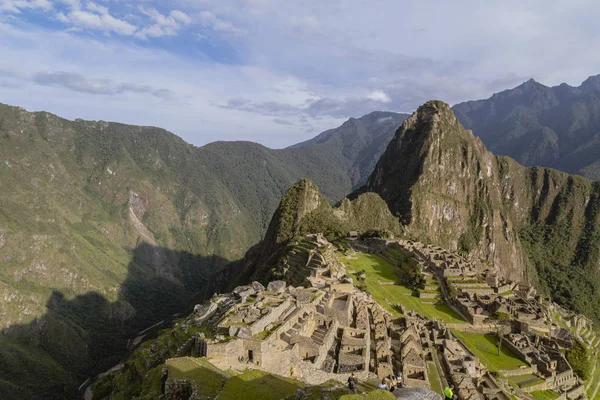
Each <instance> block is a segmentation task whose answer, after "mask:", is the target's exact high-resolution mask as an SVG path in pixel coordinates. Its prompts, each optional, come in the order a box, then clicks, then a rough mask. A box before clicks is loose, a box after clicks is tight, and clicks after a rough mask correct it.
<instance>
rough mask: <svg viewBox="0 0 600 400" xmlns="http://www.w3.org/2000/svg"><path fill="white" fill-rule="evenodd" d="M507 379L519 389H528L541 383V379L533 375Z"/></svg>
mask: <svg viewBox="0 0 600 400" xmlns="http://www.w3.org/2000/svg"><path fill="white" fill-rule="evenodd" d="M508 379H509V380H510V381H512V382H513V383H514V384H515V385H517V386H519V387H529V386H533V385H537V384H538V383H541V382H543V379H541V378H540V377H538V376H537V375H533V374H525V375H517V376H511V377H510V378H508Z"/></svg>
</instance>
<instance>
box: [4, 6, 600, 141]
mask: <svg viewBox="0 0 600 400" xmlns="http://www.w3.org/2000/svg"><path fill="white" fill-rule="evenodd" d="M597 15H600V3H598V2H594V1H593V0H588V1H581V0H570V1H568V2H567V1H558V0H544V1H537V0H527V1H523V0H518V1H517V0H504V1H502V2H488V1H478V0H470V1H463V0H453V1H437V2H436V1H429V2H424V1H419V0H415V1H402V0H170V1H164V0H163V1H157V0H95V1H86V0H0V102H1V103H5V104H10V105H16V106H21V107H24V108H26V109H28V110H31V111H38V110H44V111H49V112H52V113H55V114H58V115H60V116H62V117H65V118H69V119H75V118H83V119H90V120H106V121H118V122H123V123H130V124H137V125H152V126H159V127H162V128H165V129H168V130H170V131H172V132H173V133H175V134H177V135H179V136H181V137H182V138H183V139H184V140H186V141H187V142H190V143H192V144H195V145H197V146H201V145H204V144H206V143H209V142H212V141H216V140H249V141H254V142H259V143H261V144H264V145H266V146H268V147H271V148H281V147H286V146H289V145H292V144H294V143H297V142H300V141H303V140H306V139H309V138H311V137H313V136H316V135H317V134H318V133H319V132H321V131H324V130H326V129H330V128H333V127H336V126H338V125H340V124H341V123H342V122H343V121H345V120H346V119H348V118H350V117H360V116H362V115H364V114H367V113H369V112H371V111H375V110H381V111H396V112H412V111H414V110H415V109H416V108H417V107H418V106H419V105H420V104H422V103H424V102H425V101H427V100H430V99H439V100H443V101H446V102H448V103H450V104H455V103H457V102H461V101H466V100H474V99H480V98H487V97H489V96H491V95H492V94H493V93H495V92H498V91H501V90H504V89H508V88H512V87H515V86H518V85H519V84H520V83H522V82H524V81H526V80H528V79H530V78H533V79H535V80H536V81H538V82H541V83H543V84H545V85H549V86H550V85H557V84H560V83H562V82H566V83H568V84H570V85H572V86H578V85H579V84H580V83H581V82H582V81H583V80H585V78H587V77H588V76H590V75H596V74H600V53H599V52H597V51H596V49H597V47H598V46H597V44H598V43H597V40H598V37H600V26H599V25H598V24H597Z"/></svg>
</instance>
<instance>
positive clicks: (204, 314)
mask: <svg viewBox="0 0 600 400" xmlns="http://www.w3.org/2000/svg"><path fill="white" fill-rule="evenodd" d="M217 308H219V307H218V306H217V304H215V303H213V302H208V303H206V304H196V305H195V306H194V314H195V316H196V321H197V322H198V323H202V322H204V321H206V320H207V319H209V318H210V317H211V316H212V315H213V314H214V313H215V312H216V311H217Z"/></svg>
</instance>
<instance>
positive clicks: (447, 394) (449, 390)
mask: <svg viewBox="0 0 600 400" xmlns="http://www.w3.org/2000/svg"><path fill="white" fill-rule="evenodd" d="M444 396H445V397H446V399H452V398H453V397H454V385H450V386H446V389H444Z"/></svg>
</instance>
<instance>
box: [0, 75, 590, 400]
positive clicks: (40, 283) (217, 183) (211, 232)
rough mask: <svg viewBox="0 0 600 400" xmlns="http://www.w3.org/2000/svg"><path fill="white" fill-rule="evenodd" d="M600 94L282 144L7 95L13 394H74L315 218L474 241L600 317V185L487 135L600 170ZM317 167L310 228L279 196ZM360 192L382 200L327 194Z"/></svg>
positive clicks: (4, 126)
mask: <svg viewBox="0 0 600 400" xmlns="http://www.w3.org/2000/svg"><path fill="white" fill-rule="evenodd" d="M599 93H600V84H599V83H598V78H597V77H592V78H590V79H588V80H587V81H586V82H584V84H582V85H581V86H580V87H579V88H572V87H568V86H566V85H561V86H558V87H555V88H547V87H545V86H543V85H540V84H538V83H536V82H534V81H528V82H526V83H524V84H523V85H521V86H519V87H517V88H515V89H512V90H509V91H505V92H502V93H499V94H496V95H494V96H492V97H491V98H490V99H487V100H480V101H476V102H467V103H462V104H458V105H456V106H455V107H454V108H453V111H454V113H455V114H456V117H454V114H453V113H452V111H451V110H450V109H449V108H448V106H447V105H445V104H443V103H428V104H427V105H426V106H424V107H422V108H421V109H420V110H419V112H417V113H416V114H415V115H413V117H411V120H410V121H409V122H408V123H406V124H404V125H403V127H402V128H401V129H400V130H398V132H397V133H396V130H397V128H398V126H400V124H401V123H402V122H403V121H404V120H405V119H406V118H408V115H404V114H396V113H390V112H374V113H371V114H368V115H366V116H364V117H362V118H358V119H354V118H352V119H350V120H348V121H347V122H346V123H344V124H343V125H342V126H340V127H339V128H336V129H333V130H329V131H326V132H324V133H322V134H321V135H319V136H317V137H316V138H314V139H312V140H309V141H307V142H304V143H300V144H298V145H295V146H292V147H290V148H287V149H281V150H271V149H268V148H266V147H264V146H261V145H258V144H255V143H249V142H217V143H212V144H209V145H206V146H203V147H195V146H192V145H189V144H187V143H185V142H184V141H182V140H181V139H179V138H178V137H176V136H175V135H173V134H171V133H169V132H167V131H164V130H162V129H158V128H152V127H137V126H128V125H122V124H117V123H108V122H103V121H82V120H76V121H68V120H65V119H62V118H59V117H57V116H54V115H51V114H48V113H44V112H39V113H30V112H27V111H25V110H23V109H21V108H18V107H11V106H4V105H2V106H0V160H1V162H0V179H1V181H2V187H3V190H2V191H1V192H0V298H2V299H3V300H4V301H3V302H2V303H0V318H1V322H2V328H3V332H4V333H5V335H0V341H1V342H0V371H2V372H3V373H2V374H0V376H1V377H0V394H2V393H8V392H9V391H10V393H14V389H15V387H19V388H22V389H21V390H23V392H22V393H23V395H24V397H25V398H27V397H29V398H39V397H40V396H41V394H43V395H44V396H46V398H64V397H74V396H75V393H76V390H75V387H76V386H77V383H81V382H82V381H83V380H85V378H87V377H88V376H91V375H93V374H95V373H97V372H101V371H103V370H105V369H106V368H108V367H110V366H112V365H114V364H115V363H116V362H118V360H119V359H120V358H121V357H122V356H123V355H124V354H125V352H126V348H127V341H128V339H129V338H131V337H134V336H135V335H136V334H137V333H138V332H139V331H141V330H143V329H145V328H147V327H148V326H150V325H152V324H154V323H156V322H158V321H161V320H165V319H169V318H171V317H172V316H173V314H175V313H177V312H180V311H182V310H184V309H185V307H187V306H188V305H190V304H193V303H194V302H197V301H200V300H202V299H204V298H206V297H208V296H210V295H212V293H213V292H215V291H219V290H222V289H224V288H225V287H226V286H229V285H231V282H232V280H234V279H235V280H238V279H242V280H243V279H249V278H250V277H255V278H256V277H258V278H262V279H266V278H267V277H269V276H271V275H272V274H273V273H276V272H277V266H278V265H279V264H278V254H280V253H278V250H280V249H281V248H282V247H281V246H284V245H285V243H286V241H287V240H290V238H292V237H293V236H295V235H297V234H300V233H306V232H309V231H314V230H315V229H320V230H327V231H328V232H329V233H330V234H332V235H340V234H342V233H343V231H344V230H346V229H349V228H350V227H353V228H356V229H359V228H360V229H367V228H376V227H380V228H382V229H384V228H385V229H390V230H395V231H397V233H399V234H402V235H408V236H413V237H419V238H420V239H421V240H422V241H430V242H431V243H438V244H443V245H444V246H446V247H448V248H453V249H459V250H462V251H464V252H468V253H471V254H473V255H476V256H478V257H480V258H483V259H486V260H488V261H490V262H496V263H499V264H500V265H502V266H503V267H504V269H503V270H504V271H505V273H506V275H507V276H511V277H525V278H527V279H529V280H530V281H532V282H536V284H537V285H539V286H540V288H541V289H542V290H544V291H545V292H546V293H548V294H549V295H552V296H556V299H557V300H559V302H561V303H563V304H566V305H567V306H570V307H571V308H574V309H577V310H578V311H584V312H586V313H588V314H589V315H590V316H591V317H593V318H595V319H596V318H598V315H596V313H597V311H594V310H593V307H592V306H591V304H593V303H592V302H593V301H595V300H596V299H597V295H598V291H597V287H596V282H595V281H590V280H589V279H587V280H586V277H589V276H590V274H594V276H595V274H597V271H596V268H595V265H596V264H595V263H597V261H598V260H597V257H598V254H599V252H598V249H597V246H596V244H595V243H597V242H598V241H597V240H596V239H597V236H598V227H597V225H598V223H597V222H596V221H597V204H598V203H597V199H598V188H597V185H596V184H592V183H591V182H589V181H586V180H585V179H583V178H580V177H574V176H569V175H567V174H564V173H560V172H558V171H556V170H552V169H545V168H532V169H526V168H524V167H521V166H520V165H518V164H517V163H516V162H515V161H514V160H512V159H509V158H502V157H500V158H495V157H494V156H492V155H491V153H489V152H488V151H487V150H486V149H485V146H488V147H489V148H490V150H492V151H494V152H497V153H498V154H501V155H509V156H511V157H513V158H515V159H516V160H517V161H519V162H522V163H523V164H525V165H543V166H550V167H557V168H560V169H562V170H564V171H567V172H572V173H576V174H583V175H585V176H587V177H589V178H591V179H597V177H596V175H595V173H596V172H594V171H595V166H596V165H598V164H597V163H598V162H600V161H599V160H600V157H598V156H594V149H596V147H595V146H596V140H597V139H596V137H597V134H598V131H597V127H598V126H600V115H598V113H597V112H596V110H597V109H598V106H597V102H598V94H599ZM432 110H435V111H432ZM433 120H437V121H435V122H434V121H433ZM440 121H441V122H440ZM459 121H460V122H462V125H464V126H465V128H468V129H472V130H473V131H474V133H475V135H476V136H478V137H479V138H480V139H478V138H476V137H474V136H473V135H472V134H470V133H468V132H466V131H464V130H463V128H462V126H461V124H460V123H459ZM415 132H417V133H419V132H420V133H421V134H415ZM424 132H425V133H424ZM444 132H446V134H444ZM388 144H389V146H388ZM386 149H387V150H386ZM596 153H597V154H599V155H600V153H598V152H597V151H596ZM380 156H381V159H380ZM378 160H379V161H378ZM376 165H377V167H376ZM440 167H443V168H440ZM372 172H373V174H371V173H372ZM369 176H370V177H369ZM302 178H310V179H311V180H312V183H314V184H315V185H317V186H318V187H319V188H321V189H322V191H323V195H320V194H319V195H318V196H317V195H315V194H314V193H315V192H314V190H312V189H310V190H305V189H306V188H311V187H312V186H311V185H312V183H310V184H308V183H306V182H305V183H304V184H302V185H300V186H295V187H296V189H298V188H300V189H302V188H304V189H302V190H299V191H297V193H313V195H311V196H312V197H313V198H317V199H318V201H317V202H316V203H318V205H319V206H318V207H316V208H315V209H313V210H311V211H315V210H318V213H317V214H316V215H317V216H318V217H315V218H312V219H309V220H308V222H310V223H308V222H304V223H299V222H298V221H299V219H298V218H295V217H293V215H300V214H303V213H300V214H298V213H297V212H296V211H295V210H297V206H298V204H307V203H304V202H300V203H299V202H297V201H296V200H294V199H297V197H295V196H292V197H289V196H285V197H284V200H286V199H288V202H287V203H286V202H283V203H282V204H284V205H285V204H288V205H289V209H287V210H286V209H285V208H283V209H282V208H281V207H280V208H279V209H278V204H280V199H281V198H282V196H283V195H284V193H286V190H287V189H288V188H289V187H290V186H292V185H293V184H294V183H295V182H297V181H298V180H300V179H302ZM353 191H354V194H353V195H352V196H350V197H351V198H353V199H354V198H359V195H360V194H363V193H367V192H374V193H375V194H374V193H370V194H363V196H361V197H362V198H363V200H362V202H361V201H360V200H359V201H358V203H356V202H355V203H351V202H350V201H348V200H344V201H342V202H341V203H340V204H339V207H338V208H337V209H332V208H331V206H330V205H329V204H328V203H329V202H337V201H340V200H342V199H343V198H344V197H345V196H346V195H348V194H349V193H351V192H353ZM292 193H293V192H292ZM365 196H366V197H365ZM379 197H381V199H383V200H384V201H385V203H387V204H384V203H383V201H382V200H381V199H380V198H379ZM359 199H360V198H359ZM365 199H366V200H365ZM309 203H310V202H309ZM313 204H314V202H313ZM280 205H281V204H280ZM383 206H387V207H389V210H390V211H391V213H393V215H395V216H396V217H397V218H398V219H399V222H400V223H401V226H400V225H399V226H398V227H396V226H394V223H393V222H390V219H389V218H388V217H389V216H391V215H392V214H389V215H388V213H389V211H387V210H386V209H385V207H383ZM309 208H310V207H309ZM340 210H341V211H340ZM283 211H285V212H283ZM367 211H373V212H374V214H372V215H371V217H373V218H371V217H368V218H366V220H365V219H364V218H361V215H366V214H367ZM274 212H276V218H275V219H274V220H275V221H277V222H271V224H270V225H269V221H271V217H272V215H273V213H274ZM277 213H279V214H277ZM290 213H291V214H290ZM341 213H345V214H344V215H346V216H348V217H347V218H346V219H345V220H343V222H340V220H339V219H338V217H339V215H340V214H341ZM309 214H310V213H309ZM277 215H279V217H277ZM285 215H287V216H288V217H287V218H283V219H284V220H289V221H291V222H290V225H289V227H288V228H286V229H283V231H281V229H279V228H276V227H280V226H281V223H280V221H281V220H282V218H281V217H282V216H285ZM290 215H291V217H290ZM313 216H314V215H313ZM375 217H377V218H375ZM300 220H303V218H300ZM294 221H296V222H294ZM365 221H366V222H365ZM282 232H284V234H283V236H281V234H282ZM285 232H288V233H285ZM290 232H291V233H290ZM264 234H266V238H265V240H263V242H262V243H259V242H260V240H261V238H262V237H263V235H264ZM280 236H281V237H283V238H286V239H285V240H283V241H281V242H280V243H279V244H278V245H277V246H275V247H273V246H274V245H273V243H274V242H275V243H276V242H277V240H274V239H273V238H277V237H280ZM253 246H254V247H253ZM249 249H250V251H249V252H248V250H249ZM247 252H248V253H247ZM271 256H273V257H272V258H271ZM236 260H240V261H238V262H237V263H234V264H230V263H231V262H232V261H236ZM240 263H241V264H240ZM232 265H234V266H235V268H238V269H233V268H234V267H232ZM265 266H270V267H269V268H266V267H265ZM40 376H42V377H45V379H39V377H40ZM25 394H27V396H25Z"/></svg>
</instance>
